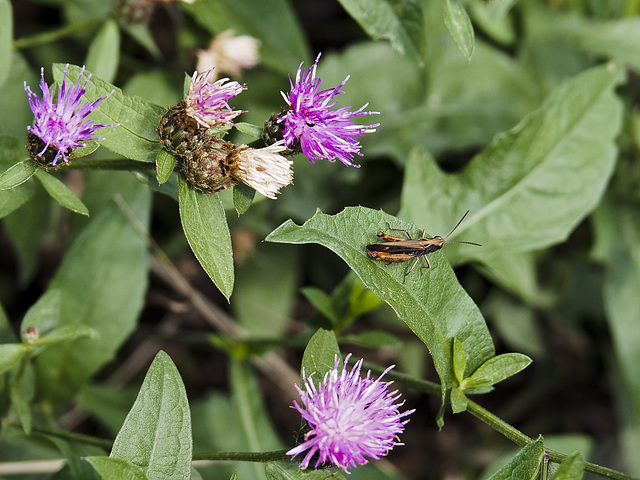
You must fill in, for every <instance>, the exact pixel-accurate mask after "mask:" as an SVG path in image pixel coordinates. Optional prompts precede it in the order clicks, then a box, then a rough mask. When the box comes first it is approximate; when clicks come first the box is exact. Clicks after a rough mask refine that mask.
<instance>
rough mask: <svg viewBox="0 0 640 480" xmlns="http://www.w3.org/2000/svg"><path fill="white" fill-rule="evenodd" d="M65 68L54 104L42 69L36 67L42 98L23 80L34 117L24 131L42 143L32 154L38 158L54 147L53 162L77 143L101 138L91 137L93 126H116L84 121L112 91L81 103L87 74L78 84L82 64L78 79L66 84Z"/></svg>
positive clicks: (64, 159)
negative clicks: (37, 150)
mask: <svg viewBox="0 0 640 480" xmlns="http://www.w3.org/2000/svg"><path fill="white" fill-rule="evenodd" d="M68 68H69V64H67V66H66V67H65V68H64V78H63V80H62V86H61V87H60V90H59V91H58V94H57V98H56V102H55V103H54V98H53V94H52V92H51V91H50V90H49V86H48V85H47V82H45V81H44V68H42V69H41V70H40V90H42V100H40V98H39V97H38V96H37V95H36V94H35V93H33V92H32V91H31V88H29V87H28V86H27V82H25V83H24V89H25V91H26V92H27V95H28V96H29V106H31V111H32V112H33V115H34V116H35V121H34V123H33V125H31V126H29V127H27V130H28V131H29V132H30V133H32V134H33V135H35V136H36V137H38V138H39V139H40V140H42V142H43V143H44V148H43V149H42V150H41V151H40V152H38V153H35V155H36V156H37V157H41V156H42V155H44V153H45V152H46V151H47V149H48V148H49V147H52V148H54V149H55V150H56V154H55V157H54V158H53V161H52V162H51V163H52V164H53V165H55V164H56V162H57V161H58V159H59V158H60V157H61V156H62V160H63V161H64V162H65V163H67V162H68V161H69V155H70V154H71V151H72V150H73V149H74V148H76V147H82V146H83V144H82V143H81V142H86V141H87V140H104V139H103V138H96V137H95V136H94V134H95V131H96V130H97V129H99V128H102V127H115V126H116V125H102V124H96V123H94V122H92V121H91V120H85V119H86V118H87V116H88V115H89V114H90V113H91V112H92V111H93V110H94V109H95V108H96V106H97V105H98V104H99V103H100V102H101V101H102V100H104V99H105V98H107V97H109V95H111V93H113V92H111V93H110V94H109V95H106V96H104V97H101V98H99V99H97V100H95V101H93V102H88V103H84V104H82V102H81V99H82V96H83V95H84V93H85V91H86V86H87V82H89V79H90V78H91V75H89V76H88V77H87V78H86V80H85V81H84V83H81V79H82V75H83V73H84V67H82V71H81V72H80V76H79V77H78V82H77V83H73V82H69V85H67V70H68Z"/></svg>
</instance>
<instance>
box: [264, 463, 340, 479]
mask: <svg viewBox="0 0 640 480" xmlns="http://www.w3.org/2000/svg"><path fill="white" fill-rule="evenodd" d="M265 472H266V474H267V480H346V477H345V476H344V475H343V474H342V473H341V472H337V471H335V469H329V468H321V469H318V470H314V469H313V468H306V469H304V470H300V464H299V463H298V462H296V461H295V460H294V461H292V462H291V461H285V462H267V464H266V466H265Z"/></svg>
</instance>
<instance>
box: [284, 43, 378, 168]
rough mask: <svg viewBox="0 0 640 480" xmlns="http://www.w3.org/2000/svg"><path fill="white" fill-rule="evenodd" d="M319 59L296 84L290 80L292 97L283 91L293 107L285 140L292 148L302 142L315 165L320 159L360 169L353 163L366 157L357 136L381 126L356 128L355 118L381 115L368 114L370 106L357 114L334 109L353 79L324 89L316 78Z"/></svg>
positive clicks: (359, 110) (300, 69) (306, 153)
mask: <svg viewBox="0 0 640 480" xmlns="http://www.w3.org/2000/svg"><path fill="white" fill-rule="evenodd" d="M319 60H320V55H318V57H317V58H316V61H315V63H314V64H313V66H312V67H311V68H308V69H303V68H302V64H300V66H299V67H298V73H297V74H296V81H295V84H294V83H293V82H292V80H291V77H289V83H290V85H291V92H290V93H289V95H285V94H284V92H282V96H283V97H284V100H285V101H286V102H287V104H288V105H289V111H288V112H287V113H286V116H285V119H284V122H285V126H284V134H283V136H284V140H285V142H286V144H287V146H288V147H293V146H295V145H296V142H298V141H299V142H300V148H301V149H302V152H303V153H304V154H305V155H306V156H307V158H308V159H309V160H311V162H312V163H315V162H314V160H316V159H325V160H329V161H330V162H333V161H335V160H340V161H341V162H342V163H344V164H345V165H348V166H351V167H358V166H359V165H355V164H354V163H353V157H354V154H357V155H362V154H361V153H360V147H361V146H360V143H359V142H358V140H357V139H356V137H361V136H362V135H364V134H365V133H371V132H375V129H376V127H378V126H379V125H380V124H379V123H375V124H371V125H356V124H354V123H353V121H352V120H351V119H352V118H353V117H359V116H362V115H374V114H378V113H379V112H364V111H363V110H364V109H365V108H366V107H367V106H368V105H369V104H368V103H367V104H365V105H363V106H362V107H361V108H359V109H358V110H356V111H354V112H352V111H350V110H349V109H350V108H351V107H342V108H337V109H335V110H332V107H333V106H335V105H336V103H337V102H335V101H334V97H335V96H336V95H338V94H339V93H343V91H342V87H343V86H344V84H345V83H347V80H349V77H348V76H347V78H345V79H344V81H343V82H342V83H341V84H340V85H338V86H337V87H335V88H330V89H327V90H320V83H321V80H320V78H318V77H316V67H317V65H318V61H319Z"/></svg>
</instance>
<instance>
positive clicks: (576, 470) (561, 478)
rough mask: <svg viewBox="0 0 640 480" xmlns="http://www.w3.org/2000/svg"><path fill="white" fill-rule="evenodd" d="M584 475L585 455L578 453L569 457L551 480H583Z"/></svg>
mask: <svg viewBox="0 0 640 480" xmlns="http://www.w3.org/2000/svg"><path fill="white" fill-rule="evenodd" d="M583 473H584V455H583V454H582V452H581V451H577V452H574V453H572V454H571V455H569V456H568V457H567V458H566V459H565V460H564V461H563V462H562V463H561V464H560V465H559V466H558V469H557V470H556V472H555V473H554V474H553V476H552V477H551V480H581V479H582V475H583Z"/></svg>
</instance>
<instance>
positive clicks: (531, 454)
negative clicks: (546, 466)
mask: <svg viewBox="0 0 640 480" xmlns="http://www.w3.org/2000/svg"><path fill="white" fill-rule="evenodd" d="M543 455H544V442H543V439H542V437H538V439H537V440H536V441H535V442H531V443H530V444H529V445H527V446H525V447H524V448H523V449H522V450H520V451H519V452H518V454H517V455H516V456H515V457H514V458H513V459H512V460H511V461H510V462H509V463H508V464H507V465H505V466H504V467H502V468H501V469H500V470H498V471H497V472H496V473H494V474H493V475H491V477H489V479H488V480H516V479H517V480H534V479H535V478H537V475H538V473H539V470H540V464H541V462H542V456H543Z"/></svg>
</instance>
